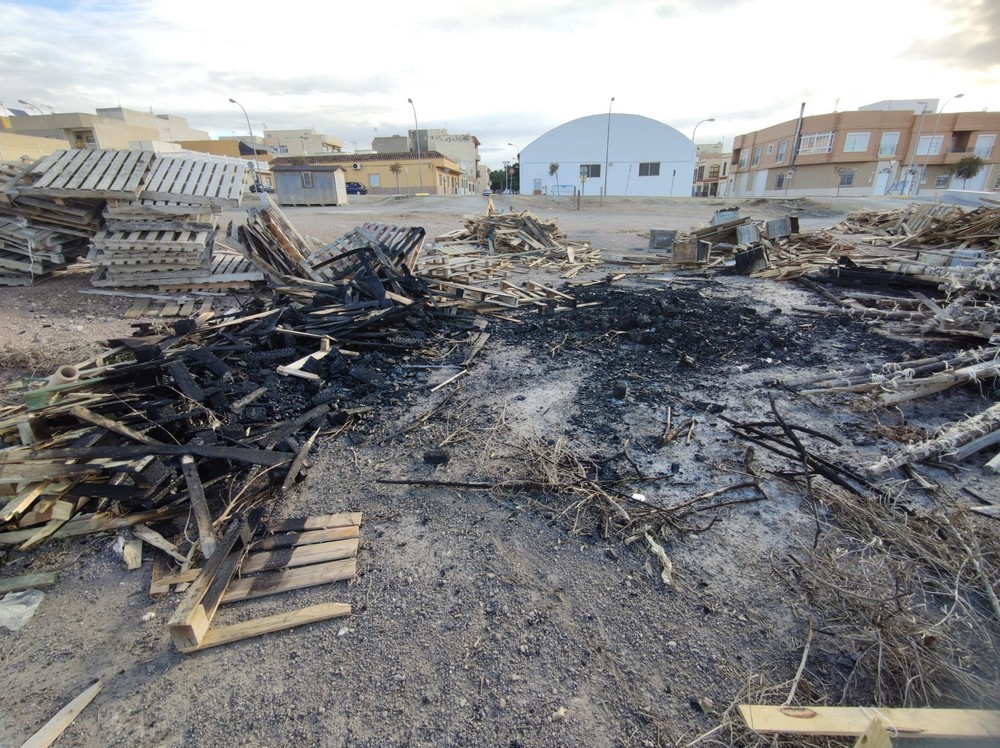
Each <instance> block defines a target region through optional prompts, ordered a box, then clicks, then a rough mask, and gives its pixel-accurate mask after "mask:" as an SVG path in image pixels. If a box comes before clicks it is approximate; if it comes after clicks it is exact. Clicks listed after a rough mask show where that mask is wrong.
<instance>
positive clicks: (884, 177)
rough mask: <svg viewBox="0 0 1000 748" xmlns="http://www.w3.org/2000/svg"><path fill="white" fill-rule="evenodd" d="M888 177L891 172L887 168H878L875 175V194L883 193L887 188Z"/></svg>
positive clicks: (890, 175)
mask: <svg viewBox="0 0 1000 748" xmlns="http://www.w3.org/2000/svg"><path fill="white" fill-rule="evenodd" d="M890 177H892V172H890V171H889V169H888V168H886V169H880V170H879V173H878V175H877V176H876V177H875V194H876V195H884V194H885V193H886V192H887V191H888V190H889V179H890Z"/></svg>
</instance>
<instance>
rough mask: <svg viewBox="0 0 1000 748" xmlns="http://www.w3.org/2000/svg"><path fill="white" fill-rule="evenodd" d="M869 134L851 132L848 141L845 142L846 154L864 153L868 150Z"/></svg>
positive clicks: (848, 134)
mask: <svg viewBox="0 0 1000 748" xmlns="http://www.w3.org/2000/svg"><path fill="white" fill-rule="evenodd" d="M870 134H871V133H867V132H849V133H847V140H845V141H844V153H864V152H865V151H867V150H868V136H869V135H870Z"/></svg>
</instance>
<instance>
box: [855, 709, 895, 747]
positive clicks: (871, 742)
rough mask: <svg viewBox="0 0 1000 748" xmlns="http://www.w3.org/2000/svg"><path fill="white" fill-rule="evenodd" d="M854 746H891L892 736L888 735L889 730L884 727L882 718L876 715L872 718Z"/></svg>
mask: <svg viewBox="0 0 1000 748" xmlns="http://www.w3.org/2000/svg"><path fill="white" fill-rule="evenodd" d="M854 748H892V738H891V737H889V731H888V730H886V729H885V725H883V724H882V720H880V719H879V718H878V717H876V718H875V719H873V720H872V721H871V723H870V724H869V725H868V728H867V729H866V730H865V731H864V733H862V735H861V737H860V738H858V740H857V742H856V743H855V744H854Z"/></svg>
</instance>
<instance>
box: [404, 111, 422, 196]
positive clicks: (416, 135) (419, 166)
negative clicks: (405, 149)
mask: <svg viewBox="0 0 1000 748" xmlns="http://www.w3.org/2000/svg"><path fill="white" fill-rule="evenodd" d="M407 101H408V102H410V106H411V107H412V108H413V138H414V140H416V141H417V172H419V175H420V191H421V192H423V191H424V166H423V164H422V163H421V160H420V125H419V124H417V107H416V105H415V104H414V103H413V99H407Z"/></svg>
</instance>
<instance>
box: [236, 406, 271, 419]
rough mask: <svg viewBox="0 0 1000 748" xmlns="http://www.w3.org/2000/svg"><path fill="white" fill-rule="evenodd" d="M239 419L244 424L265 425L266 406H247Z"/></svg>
mask: <svg viewBox="0 0 1000 748" xmlns="http://www.w3.org/2000/svg"><path fill="white" fill-rule="evenodd" d="M240 418H241V419H242V421H243V422H244V423H265V422H266V421H267V406H266V405H248V406H246V407H245V408H244V409H243V412H242V413H241V414H240Z"/></svg>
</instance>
